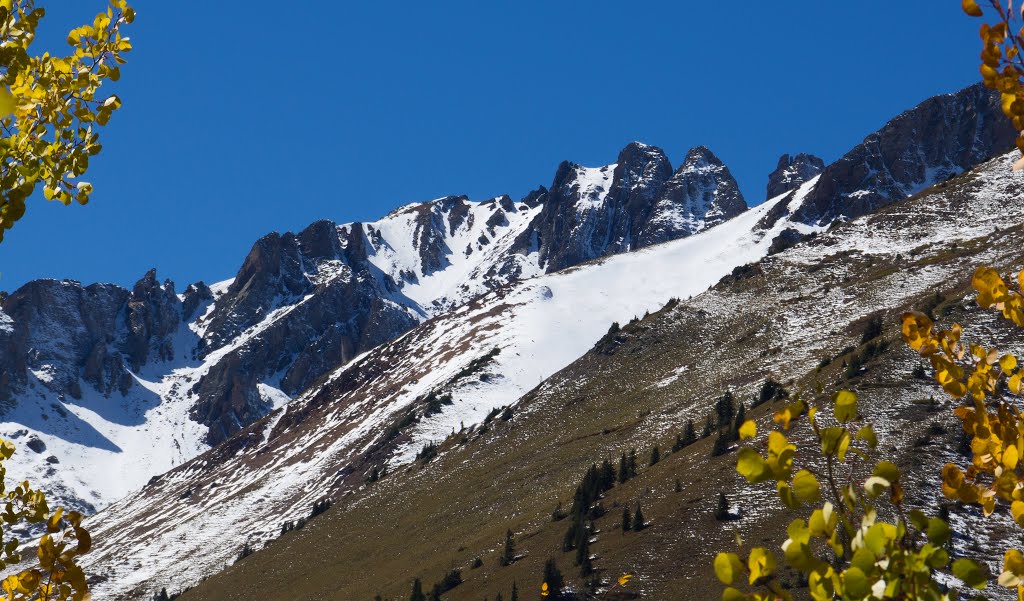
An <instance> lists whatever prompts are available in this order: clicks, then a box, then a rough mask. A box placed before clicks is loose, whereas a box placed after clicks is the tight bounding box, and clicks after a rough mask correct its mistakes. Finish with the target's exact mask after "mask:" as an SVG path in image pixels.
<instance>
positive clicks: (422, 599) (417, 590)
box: [409, 578, 427, 601]
mask: <svg viewBox="0 0 1024 601" xmlns="http://www.w3.org/2000/svg"><path fill="white" fill-rule="evenodd" d="M409 601H427V596H426V595H424V594H423V583H422V582H420V579H419V578H417V579H416V580H413V581H412V593H411V594H410V595H409Z"/></svg>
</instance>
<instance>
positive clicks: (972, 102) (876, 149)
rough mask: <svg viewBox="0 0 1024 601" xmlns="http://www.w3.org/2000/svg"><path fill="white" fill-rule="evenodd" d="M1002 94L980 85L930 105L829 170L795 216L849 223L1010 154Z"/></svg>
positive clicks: (895, 121) (812, 221)
mask: <svg viewBox="0 0 1024 601" xmlns="http://www.w3.org/2000/svg"><path fill="white" fill-rule="evenodd" d="M1016 135H1017V132H1015V131H1014V129H1013V126H1012V125H1011V123H1010V122H1009V120H1007V119H1006V118H1005V117H1004V116H1003V115H1002V112H1001V109H1000V105H999V94H997V93H995V92H991V91H989V90H986V89H985V88H984V87H983V86H982V85H981V84H980V83H979V84H975V85H973V86H971V87H969V88H965V89H963V90H961V91H959V92H957V93H955V94H946V95H943V96H936V97H934V98H930V99H928V100H926V101H924V102H922V103H921V104H919V105H918V106H916V107H914V108H913V109H910V110H909V111H906V112H905V113H903V114H901V115H900V116H898V117H896V118H895V119H893V120H892V121H890V122H889V123H887V124H886V125H885V127H883V128H882V129H880V130H878V131H877V132H875V133H873V134H871V135H870V136H868V137H867V138H865V140H864V142H863V143H862V144H860V145H858V146H857V147H855V148H854V149H853V150H851V151H850V152H848V153H846V155H845V156H843V158H841V159H839V160H838V161H836V162H835V163H833V164H831V165H829V166H828V167H827V168H826V169H825V170H824V171H823V172H822V174H821V178H820V179H819V180H818V183H817V185H816V186H815V187H814V189H813V190H811V191H810V193H809V194H808V195H807V197H806V199H805V200H804V202H803V203H802V205H801V206H800V207H799V208H798V209H797V211H796V217H797V218H798V219H799V220H801V221H803V222H804V223H809V224H823V223H828V222H830V221H832V220H834V219H836V218H839V217H845V218H854V217H859V216H861V215H865V214H867V213H869V212H871V211H873V210H875V209H877V208H879V207H881V206H884V205H886V204H888V203H891V202H894V201H896V200H900V199H903V198H906V197H908V196H911V195H913V194H915V193H917V192H919V191H921V190H923V189H924V188H926V187H928V186H930V185H932V184H934V183H937V182H940V181H943V180H945V179H947V178H949V177H950V176H953V175H956V174H958V173H961V172H963V171H964V170H966V169H968V168H970V167H972V166H974V165H977V164H978V163H980V162H982V161H984V160H985V159H988V158H991V157H993V156H995V155H997V154H1001V153H1003V152H1007V151H1009V150H1010V149H1012V148H1013V144H1014V138H1015V137H1016Z"/></svg>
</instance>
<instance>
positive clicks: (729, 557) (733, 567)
mask: <svg viewBox="0 0 1024 601" xmlns="http://www.w3.org/2000/svg"><path fill="white" fill-rule="evenodd" d="M741 574H743V564H742V563H741V562H740V558H739V556H738V555H736V554H735V553H719V554H718V555H717V556H715V576H718V579H719V580H721V581H722V584H732V583H733V582H735V581H736V579H737V578H738V577H739V576H740V575H741Z"/></svg>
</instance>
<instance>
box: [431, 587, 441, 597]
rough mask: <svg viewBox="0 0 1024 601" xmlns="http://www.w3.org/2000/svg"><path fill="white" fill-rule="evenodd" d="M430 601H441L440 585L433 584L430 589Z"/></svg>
mask: <svg viewBox="0 0 1024 601" xmlns="http://www.w3.org/2000/svg"><path fill="white" fill-rule="evenodd" d="M430 601H441V585H440V584H437V583H435V584H434V588H432V589H430Z"/></svg>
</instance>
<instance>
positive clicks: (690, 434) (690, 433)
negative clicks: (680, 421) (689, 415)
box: [683, 419, 697, 447]
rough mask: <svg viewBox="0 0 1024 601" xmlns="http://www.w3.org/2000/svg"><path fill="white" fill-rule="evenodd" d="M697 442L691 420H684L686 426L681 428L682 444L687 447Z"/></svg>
mask: <svg viewBox="0 0 1024 601" xmlns="http://www.w3.org/2000/svg"><path fill="white" fill-rule="evenodd" d="M695 442H697V430H696V429H695V428H694V426H693V420H692V419H688V420H686V427H685V428H684V429H683V446H684V447H688V446H690V445H692V444H693V443H695Z"/></svg>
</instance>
